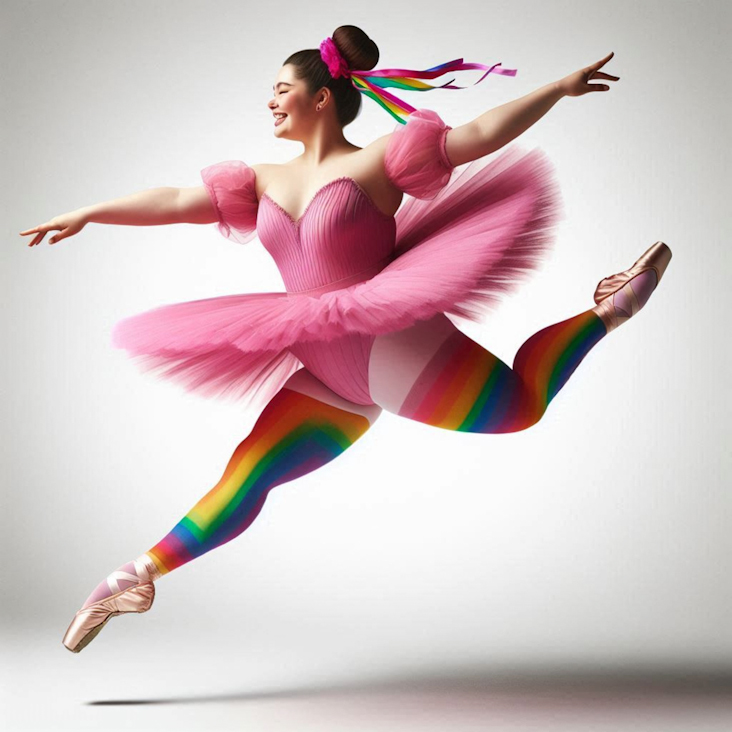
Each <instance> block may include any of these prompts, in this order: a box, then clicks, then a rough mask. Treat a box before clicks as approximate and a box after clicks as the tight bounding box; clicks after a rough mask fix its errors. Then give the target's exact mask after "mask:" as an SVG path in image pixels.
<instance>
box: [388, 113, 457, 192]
mask: <svg viewBox="0 0 732 732" xmlns="http://www.w3.org/2000/svg"><path fill="white" fill-rule="evenodd" d="M451 129H452V127H451V126H450V125H447V124H445V123H444V122H443V121H442V119H441V118H440V116H439V115H438V114H437V112H433V111H432V110H430V109H417V110H416V111H414V112H412V113H411V114H410V115H409V116H408V117H407V123H406V124H404V125H403V124H401V123H399V124H398V125H397V128H396V129H395V130H394V132H393V133H392V135H391V137H390V138H389V143H388V144H387V146H386V152H385V155H384V170H385V172H386V176H387V178H388V179H389V180H390V181H391V182H392V183H393V184H394V185H395V186H396V187H397V188H399V190H401V191H404V193H408V194H409V195H410V196H413V197H414V198H423V199H429V198H434V197H435V196H436V195H437V194H438V193H439V191H440V189H441V188H443V187H444V186H445V185H447V182H448V181H449V180H450V175H451V173H452V171H453V169H454V166H453V165H452V163H450V160H449V159H448V157H447V152H446V151H445V140H446V138H447V132H448V130H451Z"/></svg>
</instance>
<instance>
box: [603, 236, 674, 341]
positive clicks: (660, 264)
mask: <svg viewBox="0 0 732 732" xmlns="http://www.w3.org/2000/svg"><path fill="white" fill-rule="evenodd" d="M670 261H671V250H670V249H669V248H668V246H667V245H666V244H664V243H663V242H662V241H657V242H656V243H655V244H653V246H651V247H650V249H648V251H646V252H645V253H644V254H643V255H642V256H641V257H640V259H638V260H637V261H636V263H635V264H634V265H633V266H632V267H631V268H630V269H626V270H624V271H623V272H618V273H617V274H614V275H611V276H610V277H606V278H605V279H604V280H601V281H600V283H599V284H598V285H597V289H596V290H595V302H596V303H598V305H597V307H595V308H593V311H594V312H595V313H597V315H598V316H599V317H600V319H601V320H602V322H603V323H604V324H605V327H606V328H607V332H608V333H609V332H610V331H611V330H615V328H617V327H618V326H619V325H621V324H622V323H624V322H625V321H626V320H628V319H629V318H631V317H633V315H635V314H636V313H637V312H638V311H639V310H640V309H641V308H642V307H643V306H644V305H645V303H646V302H647V301H648V298H649V297H650V295H651V292H652V291H653V290H655V289H656V287H658V283H659V282H660V281H661V277H663V273H664V272H665V271H666V267H668V263H669V262H670ZM649 270H650V271H653V272H655V276H656V283H655V285H653V287H652V289H651V290H650V291H648V284H647V283H646V285H645V287H644V288H643V289H644V290H645V292H643V294H642V295H641V293H639V292H636V290H634V289H633V284H632V280H634V279H635V278H636V277H638V276H639V275H641V274H643V273H644V272H647V271H649ZM616 293H617V294H616Z"/></svg>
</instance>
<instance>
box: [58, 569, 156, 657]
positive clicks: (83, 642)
mask: <svg viewBox="0 0 732 732" xmlns="http://www.w3.org/2000/svg"><path fill="white" fill-rule="evenodd" d="M143 557H144V558H143ZM143 557H141V558H140V559H138V560H136V561H135V563H134V564H135V569H136V571H137V574H136V575H135V574H130V573H128V572H124V571H122V570H115V571H114V572H112V574H110V575H109V577H107V579H106V581H107V584H108V585H109V588H110V590H112V592H113V594H111V595H109V597H105V598H103V599H100V600H98V601H97V602H92V603H90V604H89V605H86V606H85V607H82V608H81V610H79V611H78V612H77V613H76V615H75V616H74V619H73V620H72V621H71V625H69V627H68V630H67V631H66V635H64V639H63V644H64V645H65V646H66V648H68V649H69V650H70V651H72V652H73V653H78V652H79V651H81V650H82V649H83V648H86V646H88V645H89V643H91V642H92V641H93V640H94V638H96V637H97V635H98V634H99V632H100V631H101V630H102V628H103V627H104V626H105V625H106V624H107V622H108V621H109V620H110V618H113V617H114V616H115V615H122V614H124V613H144V612H147V611H148V610H149V609H150V608H151V607H152V604H153V600H154V599H155V585H154V584H153V580H156V579H159V578H160V576H161V574H160V570H159V569H158V568H157V566H156V565H155V563H154V562H153V561H152V560H151V559H150V558H148V557H145V556H144V555H143ZM120 581H124V582H134V581H137V584H135V585H132V586H130V587H127V588H126V589H124V590H119V585H118V582H120ZM114 590H119V591H117V592H115V591H114ZM87 602H88V600H87Z"/></svg>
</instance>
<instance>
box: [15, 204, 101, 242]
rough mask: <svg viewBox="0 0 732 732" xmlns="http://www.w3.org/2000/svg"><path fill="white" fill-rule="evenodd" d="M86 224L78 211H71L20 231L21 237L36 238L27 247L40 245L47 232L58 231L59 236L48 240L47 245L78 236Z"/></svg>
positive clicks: (82, 215)
mask: <svg viewBox="0 0 732 732" xmlns="http://www.w3.org/2000/svg"><path fill="white" fill-rule="evenodd" d="M87 223H88V220H87V219H86V217H85V216H84V214H82V213H80V212H79V211H71V212H70V213H65V214H61V215H60V216H55V217H54V218H52V219H51V220H50V221H47V222H46V223H45V224H41V225H40V226H35V227H34V228H32V229H26V230H25V231H21V232H20V235H21V236H28V235H29V234H35V235H36V236H35V237H34V238H33V240H32V241H31V242H30V243H29V244H28V246H29V247H32V246H35V245H36V244H40V243H41V242H42V241H43V237H44V236H46V232H47V231H59V232H60V233H59V234H56V235H55V236H53V237H51V238H50V239H49V240H48V243H49V244H55V243H56V242H57V241H59V240H60V239H66V238H67V237H69V236H73V235H74V234H78V233H79V232H80V231H81V230H82V229H83V228H84V227H85V226H86V225H87Z"/></svg>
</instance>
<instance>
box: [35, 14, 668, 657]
mask: <svg viewBox="0 0 732 732" xmlns="http://www.w3.org/2000/svg"><path fill="white" fill-rule="evenodd" d="M612 55H613V54H609V55H608V56H606V57H605V58H604V59H602V60H600V61H598V62H596V63H594V64H592V65H590V66H588V67H586V68H583V69H581V70H579V71H577V72H575V73H573V74H570V75H569V76H567V77H565V78H563V79H561V80H560V81H558V82H556V83H551V84H548V85H546V86H544V87H542V88H540V89H538V90H536V91H535V92H533V93H531V94H529V95H527V96H525V97H522V98H520V99H518V100H516V101H514V102H511V103H508V104H504V105H502V106H500V107H497V108H496V109H492V110H490V111H488V112H486V113H485V114H483V115H481V116H479V117H477V118H476V119H474V120H472V121H471V122H468V123H467V124H465V125H462V126H460V127H456V128H454V129H453V128H452V127H450V126H449V125H447V124H445V123H444V122H443V121H442V119H441V118H440V117H439V115H437V114H436V113H435V112H433V111H431V110H429V109H424V108H421V109H415V108H414V107H411V106H410V105H408V104H407V103H405V102H404V101H402V100H400V99H399V98H397V97H396V96H394V95H393V94H390V93H389V92H387V91H385V87H387V86H396V87H400V88H406V89H412V90H418V91H428V90H430V89H433V88H449V89H459V88H461V87H457V86H453V85H452V84H450V83H448V84H445V85H442V86H441V87H433V86H430V85H428V84H426V83H425V82H422V81H420V80H419V79H422V78H428V79H432V78H436V77H437V76H440V75H442V74H444V73H446V72H448V71H453V70H460V69H470V68H473V69H474V68H479V69H486V73H485V74H484V75H483V76H482V77H481V79H479V80H478V81H482V79H484V78H485V77H486V76H487V75H488V74H489V73H490V72H493V73H496V74H502V75H507V76H513V75H515V73H516V71H515V70H513V69H504V68H500V64H496V65H495V66H493V67H490V68H489V67H487V66H484V65H482V64H463V63H462V59H458V60H456V61H452V62H448V63H445V64H442V65H440V66H437V67H433V68H432V69H428V70H426V71H415V70H410V69H381V70H373V67H374V66H375V65H376V63H377V61H378V58H379V54H378V49H377V47H376V45H375V44H374V43H373V41H372V40H371V39H369V37H368V36H367V35H366V34H365V33H364V32H363V31H361V30H360V29H358V28H356V27H354V26H341V27H340V28H338V29H337V30H336V31H335V32H334V33H333V36H332V37H329V38H326V39H325V40H324V41H323V42H322V43H321V44H320V47H319V49H314V50H305V51H300V52H298V53H295V54H293V55H292V56H290V57H289V58H288V59H287V60H286V61H285V63H284V65H283V66H282V68H281V69H280V70H279V73H278V74H277V77H276V79H275V84H274V86H273V90H274V97H273V98H272V100H271V101H270V102H269V107H270V109H271V111H272V113H273V115H274V118H275V121H274V134H275V136H277V137H279V138H284V139H288V140H298V141H300V142H302V143H303V145H304V151H303V153H302V154H301V155H300V156H298V157H297V158H295V159H293V160H292V161H290V162H288V163H286V164H284V165H270V164H259V165H252V166H250V165H248V164H246V163H244V162H242V161H238V160H231V161H225V162H221V163H217V164H214V165H210V166H208V167H206V168H204V170H203V171H202V179H203V185H202V186H200V187H198V188H189V189H170V188H161V189H154V190H151V191H144V192H142V193H137V194H134V195H132V196H129V197H127V198H123V199H119V200H116V201H110V202H106V203H102V204H98V205H95V206H90V207H88V208H83V209H79V210H78V211H75V212H72V213H70V214H65V215H62V216H59V217H57V218H55V219H52V220H51V221H50V222H48V223H47V224H44V225H42V226H38V227H36V228H34V229H29V230H27V231H26V232H22V234H24V235H25V234H31V233H33V234H36V236H35V237H34V239H33V240H32V241H31V245H35V244H38V243H39V242H40V241H41V240H42V239H43V237H44V235H45V233H46V232H47V231H50V230H60V231H61V233H60V234H57V235H55V236H54V237H52V238H51V239H50V240H49V243H52V242H54V240H55V241H58V240H60V239H63V238H65V237H68V236H71V235H73V234H75V233H77V232H78V231H79V230H81V228H82V227H83V226H84V225H85V224H86V223H88V222H90V221H91V222H98V223H113V224H137V225H153V224H169V223H198V224H206V223H216V224H217V227H218V230H219V231H220V232H221V233H222V234H223V235H224V236H226V237H228V238H229V239H231V240H232V241H234V242H238V243H242V244H243V243H247V242H249V241H251V240H252V239H253V238H254V237H255V236H256V235H258V236H259V238H260V240H261V242H262V244H263V245H264V246H265V247H266V249H267V250H268V251H269V252H270V253H271V255H272V256H273V258H274V259H275V262H276V263H277V266H278V268H279V270H280V272H281V274H282V277H283V280H284V283H285V286H286V292H276V293H275V292H270V293H250V294H243V295H228V296H223V297H213V298H207V299H204V300H197V301H194V302H187V303H174V304H170V305H165V306H162V307H159V308H156V309H155V310H152V311H149V312H145V313H141V314H139V315H135V316H133V317H130V318H127V319H125V320H123V321H121V322H120V323H118V324H116V326H115V330H114V334H113V342H114V344H115V345H116V346H118V347H121V348H125V349H127V350H128V351H129V352H130V354H131V356H132V357H134V358H135V360H136V361H137V363H138V364H139V365H140V366H141V367H142V368H144V369H146V370H150V371H153V372H156V373H157V374H158V375H160V376H161V377H164V378H167V379H171V380H173V381H176V382H178V383H179V384H182V385H183V386H185V388H186V389H188V390H190V391H193V392H196V393H199V394H201V395H203V396H207V397H223V398H234V399H237V400H239V401H240V402H244V401H246V400H248V399H251V397H252V396H254V395H256V396H257V397H258V398H259V399H262V400H263V401H264V403H265V406H264V409H263V410H262V412H261V414H260V415H259V417H258V419H257V421H256V423H255V425H254V427H253V428H252V430H251V432H250V434H249V435H247V436H246V437H245V438H244V440H243V441H242V442H241V444H240V445H239V446H238V447H237V448H236V450H235V451H234V454H233V455H232V457H231V458H230V460H229V463H228V465H227V466H226V469H225V471H224V474H223V476H222V477H221V479H220V480H219V482H218V483H217V484H216V485H215V486H214V487H213V488H212V489H211V490H209V491H208V493H206V494H205V495H204V496H203V497H202V498H201V500H200V501H199V502H198V503H197V504H196V505H195V506H193V508H191V510H190V511H189V512H188V513H187V514H186V515H185V516H184V517H183V518H182V519H180V521H179V522H178V523H177V524H176V525H175V526H174V527H173V528H172V529H171V531H170V532H169V533H168V534H167V535H166V536H164V537H163V538H162V539H161V540H160V541H158V542H157V543H156V544H155V545H154V546H153V547H152V548H151V549H149V550H148V551H147V552H145V553H144V554H142V555H141V556H140V557H138V558H137V559H135V560H134V561H130V562H128V563H127V564H123V565H122V566H121V567H119V568H118V569H117V570H115V571H114V572H112V573H111V574H110V575H109V576H108V577H107V578H106V579H104V580H103V581H102V582H101V583H100V584H99V585H98V586H97V587H96V589H94V591H93V592H92V593H91V595H89V597H88V598H87V600H86V601H85V603H84V605H83V606H82V608H81V609H80V610H79V611H78V612H77V614H76V615H75V617H74V619H73V621H72V623H71V625H70V626H69V629H68V630H67V632H66V635H65V637H64V640H63V642H64V645H65V646H66V647H67V648H68V649H69V650H71V651H74V652H78V651H80V650H81V649H82V648H84V647H85V646H86V645H87V644H88V643H89V642H90V641H91V640H92V639H93V638H94V637H95V636H96V635H97V633H98V632H99V631H100V630H101V629H102V627H103V626H104V625H105V624H106V622H107V621H108V620H109V618H111V617H113V616H115V615H119V614H122V613H128V612H144V611H146V610H148V609H149V607H150V606H151V604H152V601H153V598H154V594H155V590H154V584H153V583H154V582H155V581H156V580H158V579H159V578H160V577H162V576H163V575H164V574H167V573H168V572H171V571H172V570H174V569H176V568H178V567H180V566H181V565H183V564H185V563H186V562H189V561H191V560H192V559H195V558H196V557H199V556H201V555H202V554H204V553H205V552H208V551H210V550H211V549H214V548H216V547H219V546H221V545H222V544H224V543H226V542H228V541H230V540H231V539H234V538H235V537H236V536H238V535H239V534H241V533H242V532H243V531H244V530H245V529H246V528H247V527H248V526H249V525H250V524H251V523H252V521H254V519H255V518H256V517H257V515H258V514H259V512H260V511H261V509H262V506H263V504H264V502H265V500H266V497H267V495H268V493H269V491H270V490H271V489H272V488H273V487H274V486H276V485H280V484H281V483H286V482H288V481H292V480H294V479H295V478H297V477H299V476H301V475H304V474H305V473H309V472H311V471H313V470H316V469H317V468H318V467H320V466H321V465H324V464H325V463H328V462H329V461H331V460H333V458H335V457H336V456H337V455H340V454H341V453H342V452H343V451H344V450H345V449H346V448H348V447H349V446H350V445H352V444H353V443H354V442H355V441H356V440H358V438H359V437H361V435H363V434H364V433H365V432H366V431H367V430H368V429H369V427H371V425H372V424H373V423H374V422H375V421H376V419H377V418H378V416H379V414H380V413H381V411H382V409H386V410H388V411H390V412H393V413H394V414H399V415H402V416H404V417H408V418H409V419H413V420H418V421H420V422H423V423H425V424H430V425H434V426H436V427H442V428H444V429H450V430H461V431H464V432H474V433H484V434H491V433H505V432H515V431H518V430H524V429H526V428H527V427H530V426H531V425H533V424H535V423H536V422H537V421H538V420H539V419H540V418H541V416H542V415H543V414H544V412H545V410H546V409H547V406H548V404H549V402H550V401H551V400H552V399H553V398H554V397H555V396H556V394H557V393H558V392H559V390H560V389H561V388H562V386H563V385H564V384H565V383H566V381H567V379H568V378H569V377H570V376H571V374H572V373H573V372H574V370H575V369H576V368H577V366H578V365H579V363H580V362H581V361H582V359H583V358H584V357H585V355H586V354H587V353H588V352H589V351H590V349H591V348H593V346H595V345H596V344H597V343H598V342H599V341H600V340H601V339H602V338H603V337H604V336H605V335H607V334H608V333H609V332H610V331H612V330H613V329H615V328H617V327H618V326H619V325H620V324H622V323H624V322H625V321H626V320H627V319H628V318H630V317H632V316H633V315H635V314H636V313H637V312H638V311H639V310H640V309H641V308H642V307H643V306H644V304H645V303H646V301H647V300H648V298H649V297H650V295H651V293H652V292H653V291H654V289H655V287H656V286H657V284H658V282H659V280H660V279H661V276H662V275H663V272H664V270H665V268H666V266H667V264H668V262H669V260H670V258H671V253H670V251H669V249H668V247H667V246H666V245H665V244H664V243H662V242H656V244H654V245H653V246H652V247H651V248H650V249H648V251H646V252H645V254H643V255H642V256H641V258H640V259H639V260H638V261H637V262H636V263H635V264H634V265H633V266H632V267H631V268H630V269H628V270H625V271H623V272H620V273H619V274H616V275H613V276H611V277H609V278H605V279H604V280H602V281H601V282H600V284H599V285H598V286H597V289H596V291H595V296H594V299H595V303H596V304H595V305H594V306H593V307H591V308H589V309H587V310H585V311H583V312H581V313H579V314H576V315H573V316H572V317H569V318H567V319H566V320H563V321H562V322H559V323H555V324H553V325H550V326H548V327H546V328H544V329H542V330H541V331H539V332H538V333H535V334H534V335H532V336H531V337H530V338H529V339H528V340H527V341H526V342H525V343H524V344H523V345H522V346H521V348H520V349H519V350H518V352H517V354H516V356H515V358H514V362H513V368H511V367H509V366H508V365H507V364H505V363H504V362H503V361H501V360H500V359H499V358H497V357H496V356H494V355H493V354H492V353H491V352H490V351H488V350H486V349H485V348H484V347H482V346H480V345H479V344H478V343H476V342H475V341H473V340H471V339H470V338H469V337H467V336H466V335H465V334H464V333H462V332H461V331H460V330H458V329H457V328H456V327H455V326H454V325H453V323H452V321H451V320H450V319H448V318H447V317H446V315H445V313H452V314H455V315H460V316H463V317H467V318H470V319H473V320H479V319H480V318H481V316H482V315H484V314H485V312H486V310H487V309H488V307H489V306H490V305H492V304H493V303H494V302H495V301H496V300H497V299H498V296H499V295H500V294H502V293H507V292H510V291H511V290H513V289H514V288H515V286H516V285H517V284H518V283H519V282H521V281H522V280H523V279H525V276H526V275H527V274H528V273H530V272H531V271H532V270H533V269H534V268H536V266H537V265H538V264H539V262H540V261H541V255H542V254H543V253H544V252H546V250H547V248H548V247H549V246H550V245H551V243H552V240H553V227H554V225H555V223H556V222H557V220H558V218H559V213H560V197H559V192H558V187H557V185H556V183H555V180H554V174H553V169H552V166H551V164H550V162H549V161H548V160H547V158H546V157H545V156H544V155H543V154H542V153H541V152H540V151H537V150H534V151H530V152H528V153H527V152H523V151H521V150H517V149H516V148H515V147H511V148H508V149H506V150H505V151H503V152H502V153H501V154H500V155H497V156H495V157H490V159H489V158H488V156H490V154H491V153H494V152H495V151H497V150H499V149H500V148H502V147H504V146H505V145H506V144H507V143H509V142H510V141H511V140H513V139H514V138H516V137H517V136H518V135H520V134H521V133H522V132H524V131H525V130H526V129H527V128H528V127H530V126H531V125H532V124H534V123H535V122H536V121H537V120H539V119H540V118H541V117H542V116H543V115H544V114H546V112H548V111H549V109H551V107H552V106H553V105H554V104H555V103H556V102H557V101H558V100H559V99H561V98H563V97H565V96H572V97H576V96H581V95H584V94H586V93H588V92H592V91H607V90H608V89H609V86H608V85H605V84H590V83H589V81H590V80H591V79H605V80H609V81H617V80H618V77H616V76H612V75H610V74H606V73H604V72H602V71H600V70H599V69H600V68H601V67H602V66H603V65H604V64H606V63H607V62H608V61H609V60H610V58H611V57H612ZM368 69H372V71H367V70H368ZM476 83H477V82H476ZM362 94H364V95H366V96H368V97H369V98H371V99H373V100H374V101H376V102H378V103H379V104H380V105H381V106H382V107H383V108H384V109H385V110H386V111H387V112H389V114H391V115H392V116H393V117H394V118H395V119H396V120H397V121H398V124H397V125H396V128H395V129H394V130H393V131H392V132H391V133H390V134H387V135H384V136H383V137H380V138H378V139H376V140H375V141H374V142H372V143H371V144H370V145H368V146H366V147H364V148H359V147H357V146H355V145H353V144H351V143H350V142H348V141H347V140H346V138H345V137H344V135H343V128H344V127H345V126H346V125H348V124H349V123H350V122H352V121H353V120H354V119H355V118H356V116H357V115H358V112H359V110H360V107H361V95H362ZM467 163H469V165H467V166H465V164H467ZM458 166H465V167H462V168H460V169H458ZM404 193H407V194H408V195H409V196H410V198H408V199H407V200H406V201H405V202H404V203H403V205H401V206H400V204H402V197H403V194H404ZM397 209H398V210H397Z"/></svg>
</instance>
